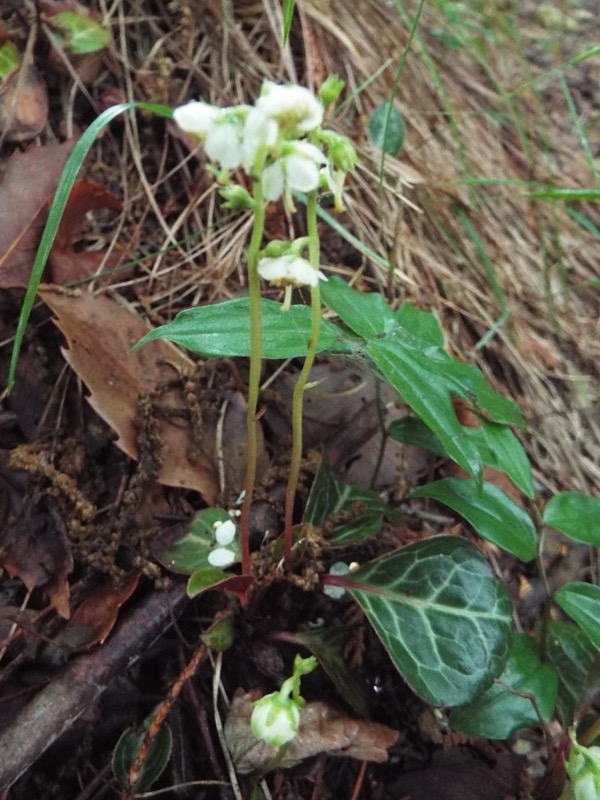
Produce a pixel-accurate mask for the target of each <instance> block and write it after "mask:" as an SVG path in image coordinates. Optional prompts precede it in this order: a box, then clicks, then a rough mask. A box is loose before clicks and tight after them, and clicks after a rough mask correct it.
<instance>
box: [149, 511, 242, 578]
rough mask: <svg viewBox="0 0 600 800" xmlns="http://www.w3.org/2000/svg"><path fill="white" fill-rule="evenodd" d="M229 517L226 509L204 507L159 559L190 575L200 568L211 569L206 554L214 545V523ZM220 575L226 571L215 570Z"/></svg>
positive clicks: (177, 570) (176, 570)
mask: <svg viewBox="0 0 600 800" xmlns="http://www.w3.org/2000/svg"><path fill="white" fill-rule="evenodd" d="M229 519H231V517H230V516H229V514H228V513H227V511H224V510H223V509H222V508H205V509H204V510H203V511H200V512H199V513H198V514H196V516H195V518H194V521H193V522H192V524H191V526H190V530H189V531H188V533H186V535H185V536H184V537H183V538H182V539H180V540H179V541H178V542H177V543H176V544H174V545H173V546H172V547H170V548H169V549H168V550H166V551H165V552H163V553H161V554H160V556H159V560H160V562H161V563H162V564H164V565H165V567H167V568H168V569H172V570H173V571H174V572H182V573H184V574H185V575H191V574H192V573H193V572H196V571H197V570H202V569H212V570H214V567H212V566H211V565H210V564H209V561H208V555H209V553H210V551H211V550H212V549H213V547H214V546H215V530H214V527H213V526H214V525H215V523H217V522H227V520H229ZM215 572H218V573H220V574H221V575H226V573H224V572H222V571H221V570H215Z"/></svg>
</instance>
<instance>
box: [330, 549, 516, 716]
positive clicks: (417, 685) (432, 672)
mask: <svg viewBox="0 0 600 800" xmlns="http://www.w3.org/2000/svg"><path fill="white" fill-rule="evenodd" d="M339 585H343V586H344V588H345V589H347V590H348V591H349V592H350V594H351V595H352V596H353V597H354V599H355V600H356V601H357V602H358V603H359V605H360V606H361V608H362V609H363V611H364V612H365V614H366V615H367V617H368V619H369V622H370V623H371V625H373V627H374V629H375V631H376V632H377V635H378V636H379V638H380V639H381V641H382V642H383V644H384V646H385V648H386V649H387V651H388V653H389V654H390V656H391V658H392V661H393V662H394V664H395V666H396V668H397V669H398V671H399V672H400V673H401V674H402V675H403V677H404V678H405V680H406V681H407V682H408V683H409V685H410V686H411V687H412V689H414V691H415V692H417V694H419V695H420V696H421V697H423V698H424V699H425V700H427V702H430V703H433V704H434V705H442V706H457V705H462V704H463V703H467V702H469V701H470V700H471V699H472V698H473V697H474V696H475V695H476V694H477V693H478V692H480V691H482V690H483V689H484V688H485V687H486V686H487V685H488V684H489V683H490V682H491V681H492V679H493V678H494V677H495V676H497V675H498V674H499V673H500V672H501V671H502V669H503V667H504V663H505V661H506V658H507V656H508V651H509V644H510V638H511V632H512V608H511V602H510V598H509V596H508V594H507V591H506V589H505V587H504V585H503V584H502V583H501V582H500V581H498V580H496V579H495V578H494V576H493V574H492V571H491V569H490V567H489V565H488V563H487V561H486V560H485V559H484V557H483V556H482V555H481V553H479V551H478V550H477V549H476V548H475V547H473V545H471V544H469V543H468V542H466V541H464V540H462V539H459V538H458V537H456V536H436V537H433V538H431V539H426V540H424V541H420V542H416V543H415V544H411V545H409V546H408V547H404V548H403V549H402V550H399V551H397V552H395V553H392V554H389V555H385V556H383V557H381V558H379V559H377V560H375V561H372V562H371V563H369V564H366V565H365V566H364V567H362V568H361V569H359V570H357V571H356V572H352V573H349V574H348V575H346V576H344V577H343V579H340V581H339Z"/></svg>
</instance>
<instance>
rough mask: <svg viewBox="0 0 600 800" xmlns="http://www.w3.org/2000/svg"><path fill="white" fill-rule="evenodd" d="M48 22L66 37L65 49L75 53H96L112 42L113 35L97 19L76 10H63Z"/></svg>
mask: <svg viewBox="0 0 600 800" xmlns="http://www.w3.org/2000/svg"><path fill="white" fill-rule="evenodd" d="M48 24H49V25H50V27H51V28H53V29H55V30H56V29H58V30H59V31H61V33H62V34H63V35H64V37H65V49H66V50H68V52H69V53H72V54H73V55H81V54H83V53H95V52H96V51H97V50H102V49H103V48H104V47H106V46H107V45H109V44H110V41H111V35H110V31H109V30H108V29H107V28H104V27H103V26H102V25H101V24H100V23H99V22H98V21H97V20H95V19H93V18H92V17H89V16H87V15H84V14H78V13H76V12H75V11H61V12H60V13H59V14H55V15H54V16H53V17H49V19H48Z"/></svg>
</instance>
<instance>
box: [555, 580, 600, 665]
mask: <svg viewBox="0 0 600 800" xmlns="http://www.w3.org/2000/svg"><path fill="white" fill-rule="evenodd" d="M555 599H556V602H557V603H558V605H559V606H560V607H561V608H562V609H563V611H566V612H567V614H568V615H569V616H570V617H573V619H574V620H575V622H578V623H579V624H580V625H581V627H582V628H583V630H584V631H585V632H586V633H587V635H588V636H589V638H590V641H591V642H592V644H593V645H594V647H597V648H598V649H599V650H600V586H592V584H591V583H578V582H574V583H567V584H566V585H565V586H562V587H561V588H560V589H559V590H558V592H557V593H556V595H555Z"/></svg>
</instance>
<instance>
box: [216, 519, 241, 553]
mask: <svg viewBox="0 0 600 800" xmlns="http://www.w3.org/2000/svg"><path fill="white" fill-rule="evenodd" d="M236 535H237V528H236V527H235V522H234V521H233V520H232V519H227V520H225V522H221V523H220V524H219V525H217V526H216V527H215V539H216V541H217V544H220V545H221V546H222V547H227V545H228V544H231V543H232V542H233V540H234V539H235V537H236Z"/></svg>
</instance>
